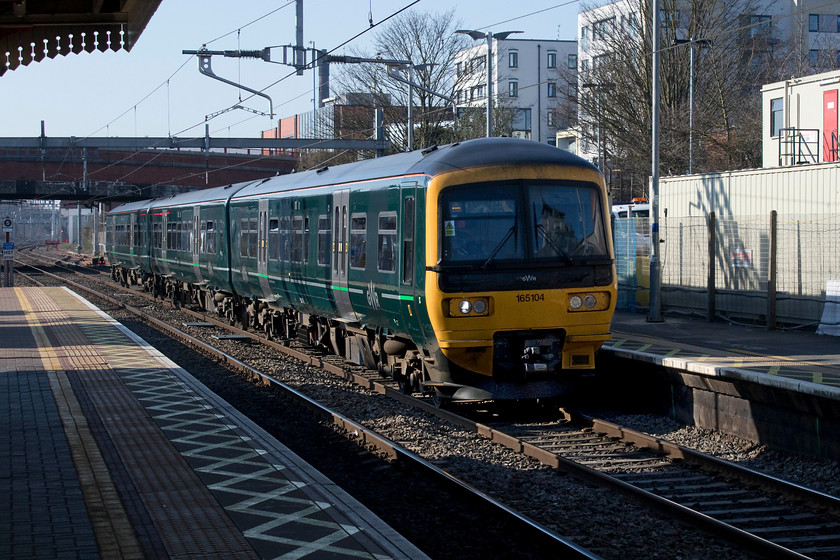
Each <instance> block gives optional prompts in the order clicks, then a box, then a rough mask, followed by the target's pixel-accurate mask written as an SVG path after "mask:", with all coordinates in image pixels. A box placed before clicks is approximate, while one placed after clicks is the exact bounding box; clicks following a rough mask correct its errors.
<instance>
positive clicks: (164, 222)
mask: <svg viewBox="0 0 840 560" xmlns="http://www.w3.org/2000/svg"><path fill="white" fill-rule="evenodd" d="M169 228H170V224H169V210H161V216H160V235H161V243H160V272H161V274H162V275H164V276H168V275H169V274H171V271H170V270H169V261H168V260H166V250H167V247H168V246H169V241H170V240H171V239H172V236H171V235H169Z"/></svg>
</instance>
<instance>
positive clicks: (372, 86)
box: [336, 9, 469, 151]
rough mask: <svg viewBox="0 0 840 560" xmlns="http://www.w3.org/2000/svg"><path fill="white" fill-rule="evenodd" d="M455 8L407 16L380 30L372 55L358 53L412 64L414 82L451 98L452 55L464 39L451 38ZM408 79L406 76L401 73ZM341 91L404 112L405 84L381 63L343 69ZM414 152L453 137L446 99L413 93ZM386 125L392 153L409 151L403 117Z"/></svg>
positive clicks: (395, 116)
mask: <svg viewBox="0 0 840 560" xmlns="http://www.w3.org/2000/svg"><path fill="white" fill-rule="evenodd" d="M454 13H455V11H454V9H452V10H450V11H448V12H444V13H424V12H416V11H411V12H405V13H403V14H401V15H399V16H397V17H396V18H394V19H393V20H392V21H391V22H389V23H388V24H386V25H385V27H383V29H382V31H380V32H379V33H378V34H377V35H376V36H375V38H374V42H373V44H374V48H375V49H376V52H375V53H373V54H371V53H367V54H365V53H359V52H354V53H353V54H354V55H355V56H361V57H363V58H382V59H391V60H406V61H411V62H412V64H413V65H414V66H415V68H414V82H415V83H417V84H419V85H421V86H423V87H424V88H426V89H428V90H432V91H434V92H438V93H441V94H443V95H445V96H446V97H449V98H452V97H454V95H455V86H456V79H457V77H456V75H455V74H456V73H455V54H456V53H457V52H458V51H459V50H461V49H463V48H465V47H466V46H467V44H468V42H469V41H468V39H466V38H465V37H464V36H462V35H457V34H455V29H456V28H458V22H457V21H455V19H454ZM401 75H402V77H403V78H405V79H407V78H408V73H407V72H402V74H401ZM336 83H337V84H338V88H339V89H340V90H342V91H344V92H369V93H372V94H373V95H372V96H371V98H370V99H371V100H372V102H374V103H375V104H376V105H377V106H379V107H408V98H409V88H408V85H406V84H404V83H402V82H400V81H398V80H395V79H393V78H391V77H390V76H389V75H388V70H387V68H386V66H385V65H384V64H358V65H357V64H354V65H347V66H345V67H343V68H342V69H341V72H340V74H339V75H338V77H337V78H336ZM413 100H414V105H413V108H414V111H413V113H414V138H415V141H414V147H415V148H419V147H427V146H430V145H432V144H439V143H446V142H448V141H451V140H453V139H454V138H455V136H454V131H453V125H454V123H453V107H452V104H451V103H449V102H448V101H447V100H445V99H443V98H441V97H438V96H436V95H433V94H431V93H429V92H428V91H425V90H423V89H421V88H414V92H413ZM386 126H387V128H388V134H389V139H390V140H391V144H392V148H393V149H395V150H397V151H401V150H404V149H405V147H406V146H407V137H408V134H407V130H408V128H407V126H408V123H407V119H406V112H405V111H402V110H397V111H392V112H391V113H390V116H389V115H388V114H387V113H386Z"/></svg>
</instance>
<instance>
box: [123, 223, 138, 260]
mask: <svg viewBox="0 0 840 560" xmlns="http://www.w3.org/2000/svg"><path fill="white" fill-rule="evenodd" d="M129 219H130V221H129V223H128V259H126V260H127V261H129V262H130V263H131V266H132V267H134V266H137V265H138V264H139V263H138V262H135V261H137V260H139V259H138V257H139V254H138V252H137V251H135V250H134V247H135V245H136V244H137V242H138V241H139V240H137V239H135V236H134V234H135V231H136V230H135V228H136V227H137V214H135V213H134V212H132V213H131V214H130V215H129Z"/></svg>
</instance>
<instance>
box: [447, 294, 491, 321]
mask: <svg viewBox="0 0 840 560" xmlns="http://www.w3.org/2000/svg"><path fill="white" fill-rule="evenodd" d="M444 305H445V308H444V309H445V313H446V316H447V317H487V316H488V315H490V314H491V313H492V309H493V303H492V298H489V297H477V298H452V299H448V300H445V301H444Z"/></svg>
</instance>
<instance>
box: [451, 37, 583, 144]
mask: <svg viewBox="0 0 840 560" xmlns="http://www.w3.org/2000/svg"><path fill="white" fill-rule="evenodd" d="M491 49H492V59H491V64H492V66H491V75H492V79H491V84H492V88H493V104H494V107H496V108H498V110H500V111H504V110H509V111H511V112H512V113H513V118H512V123H511V125H510V129H509V130H504V129H503V128H504V125H503V124H501V123H500V127H501V128H500V127H494V131H495V132H494V134H499V135H511V136H515V137H519V138H528V139H531V140H536V141H539V142H544V143H548V144H551V145H556V133H557V131H558V130H562V129H564V128H567V127H568V126H569V125H570V122H569V120H570V119H569V114H570V111H572V112H573V111H574V105H573V103H574V99H575V97H576V95H577V68H578V60H577V57H578V48H577V41H558V40H543V39H515V38H505V39H496V38H493V39H492V44H491ZM455 60H456V74H457V76H456V79H457V84H458V85H457V86H456V90H457V91H456V99H457V102H458V111H459V114H464V112H466V111H469V110H479V109H480V110H481V111H486V107H487V42H486V40H484V39H482V40H480V41H477V42H476V44H475V45H474V46H472V47H470V48H468V49H464V50H462V51H460V52H458V53H457V55H456V58H455Z"/></svg>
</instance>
